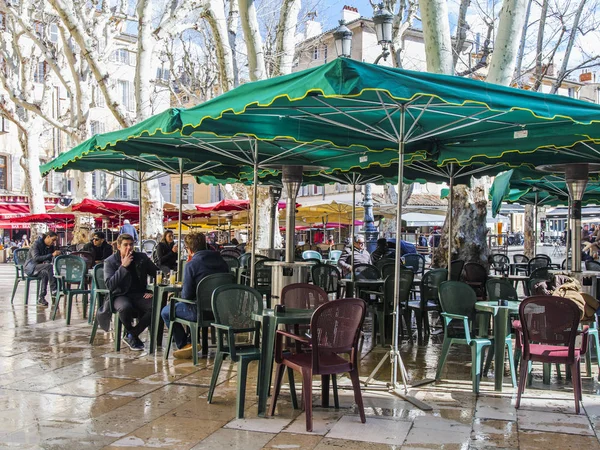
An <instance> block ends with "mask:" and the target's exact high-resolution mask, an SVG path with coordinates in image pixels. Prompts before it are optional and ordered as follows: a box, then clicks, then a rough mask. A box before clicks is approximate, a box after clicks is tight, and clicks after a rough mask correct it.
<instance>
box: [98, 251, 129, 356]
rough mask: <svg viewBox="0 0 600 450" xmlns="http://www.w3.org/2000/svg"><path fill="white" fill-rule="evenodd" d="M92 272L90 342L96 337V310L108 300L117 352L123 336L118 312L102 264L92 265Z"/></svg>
mask: <svg viewBox="0 0 600 450" xmlns="http://www.w3.org/2000/svg"><path fill="white" fill-rule="evenodd" d="M93 270H94V272H93V275H92V277H93V283H94V289H93V292H92V296H93V297H92V303H93V304H94V305H95V308H94V309H95V311H96V314H95V315H94V320H93V322H92V334H91V335H90V344H91V345H93V344H94V339H95V338H96V331H98V317H97V314H98V311H99V310H100V308H102V305H103V304H104V302H108V305H109V308H110V311H111V312H112V314H113V326H114V334H115V351H116V352H118V351H120V350H121V338H122V337H123V324H122V323H121V321H120V320H119V314H118V313H117V311H115V310H114V309H113V298H112V294H111V293H110V291H109V290H108V289H107V288H106V283H105V282H104V264H102V263H100V264H96V265H95V266H94V269H93Z"/></svg>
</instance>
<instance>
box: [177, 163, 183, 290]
mask: <svg viewBox="0 0 600 450" xmlns="http://www.w3.org/2000/svg"><path fill="white" fill-rule="evenodd" d="M182 205H183V159H181V158H179V224H178V225H177V228H178V234H179V236H178V239H177V273H178V274H179V280H180V281H183V274H182V273H181V266H182V262H181V244H182V241H183V239H182V235H181V222H182V221H183V216H182V214H181V210H182V209H183V206H182Z"/></svg>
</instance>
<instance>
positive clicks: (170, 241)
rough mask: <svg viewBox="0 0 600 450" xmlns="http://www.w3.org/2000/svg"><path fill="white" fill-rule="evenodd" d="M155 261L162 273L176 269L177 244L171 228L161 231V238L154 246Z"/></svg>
mask: <svg viewBox="0 0 600 450" xmlns="http://www.w3.org/2000/svg"><path fill="white" fill-rule="evenodd" d="M156 262H157V264H158V267H159V268H160V270H161V271H162V272H164V273H169V272H170V271H171V270H177V246H176V245H175V239H174V238H173V232H172V231H171V230H167V231H165V232H164V233H163V238H162V240H161V241H160V242H159V243H158V245H157V246H156Z"/></svg>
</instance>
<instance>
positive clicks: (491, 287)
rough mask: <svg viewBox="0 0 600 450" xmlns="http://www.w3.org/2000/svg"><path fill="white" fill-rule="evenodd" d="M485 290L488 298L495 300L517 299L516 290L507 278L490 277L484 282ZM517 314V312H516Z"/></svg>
mask: <svg viewBox="0 0 600 450" xmlns="http://www.w3.org/2000/svg"><path fill="white" fill-rule="evenodd" d="M485 290H486V292H487V294H488V300H489V301H491V302H497V301H498V300H514V301H519V295H518V294H517V290H516V289H515V287H514V286H513V285H512V283H511V282H510V281H508V280H505V279H502V278H490V279H489V280H487V281H486V283H485ZM516 315H517V316H518V314H516Z"/></svg>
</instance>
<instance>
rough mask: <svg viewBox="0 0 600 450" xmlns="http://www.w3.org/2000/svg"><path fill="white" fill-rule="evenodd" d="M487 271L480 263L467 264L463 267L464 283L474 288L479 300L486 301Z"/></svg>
mask: <svg viewBox="0 0 600 450" xmlns="http://www.w3.org/2000/svg"><path fill="white" fill-rule="evenodd" d="M487 279H488V274H487V270H486V269H485V267H483V266H482V265H481V264H479V263H466V264H465V266H464V267H463V281H464V282H465V283H467V284H468V285H469V286H471V287H472V288H473V290H474V291H475V294H477V300H485V283H486V281H487Z"/></svg>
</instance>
